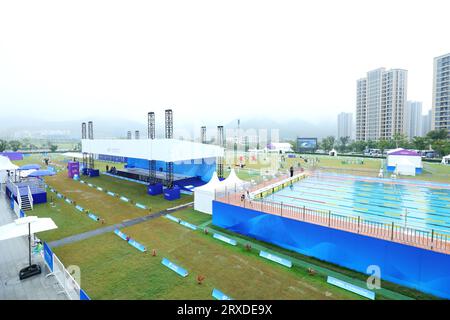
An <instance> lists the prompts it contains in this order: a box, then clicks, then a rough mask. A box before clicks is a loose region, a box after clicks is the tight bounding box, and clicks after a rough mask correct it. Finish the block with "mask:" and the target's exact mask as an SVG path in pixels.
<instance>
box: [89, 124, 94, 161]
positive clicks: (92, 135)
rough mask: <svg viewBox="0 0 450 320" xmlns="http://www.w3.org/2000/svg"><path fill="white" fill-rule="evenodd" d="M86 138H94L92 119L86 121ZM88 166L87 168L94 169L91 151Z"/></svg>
mask: <svg viewBox="0 0 450 320" xmlns="http://www.w3.org/2000/svg"><path fill="white" fill-rule="evenodd" d="M88 139H89V140H94V124H93V123H92V121H89V122H88ZM88 167H89V169H95V165H94V154H93V153H89V166H88Z"/></svg>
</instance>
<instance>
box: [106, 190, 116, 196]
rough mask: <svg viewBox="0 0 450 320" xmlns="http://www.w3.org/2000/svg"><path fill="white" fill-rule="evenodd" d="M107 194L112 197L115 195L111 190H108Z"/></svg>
mask: <svg viewBox="0 0 450 320" xmlns="http://www.w3.org/2000/svg"><path fill="white" fill-rule="evenodd" d="M107 194H109V195H110V196H112V197H114V196H115V195H116V194H115V193H114V192H111V191H108V192H107Z"/></svg>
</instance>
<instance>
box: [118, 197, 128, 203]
mask: <svg viewBox="0 0 450 320" xmlns="http://www.w3.org/2000/svg"><path fill="white" fill-rule="evenodd" d="M120 200H122V201H125V202H128V201H130V200H129V199H128V198H126V197H124V196H122V197H120Z"/></svg>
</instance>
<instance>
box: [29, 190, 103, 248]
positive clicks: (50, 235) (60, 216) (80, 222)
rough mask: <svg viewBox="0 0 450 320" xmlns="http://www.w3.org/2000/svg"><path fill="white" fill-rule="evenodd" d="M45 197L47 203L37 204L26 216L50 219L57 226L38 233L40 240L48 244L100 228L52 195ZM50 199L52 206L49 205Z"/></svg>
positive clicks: (83, 214)
mask: <svg viewBox="0 0 450 320" xmlns="http://www.w3.org/2000/svg"><path fill="white" fill-rule="evenodd" d="M47 196H48V200H49V202H47V203H43V204H37V205H35V206H34V210H32V211H28V212H27V215H34V216H38V217H41V218H52V219H53V221H54V222H55V224H56V225H57V226H58V229H55V230H50V231H45V232H41V233H39V238H40V239H42V240H44V241H46V242H50V241H54V240H59V239H62V238H65V237H68V236H71V235H74V234H78V233H82V232H86V231H89V230H93V229H96V228H99V227H100V226H102V225H101V224H100V223H99V222H96V221H94V220H92V219H90V218H89V217H88V216H87V214H86V213H82V212H80V211H78V210H76V209H75V207H74V206H73V205H69V204H68V203H66V202H65V201H63V200H61V199H58V198H57V197H56V196H55V194H54V193H51V192H49V193H48V195H47ZM51 197H52V198H53V201H54V206H52V205H51V204H50V198H51Z"/></svg>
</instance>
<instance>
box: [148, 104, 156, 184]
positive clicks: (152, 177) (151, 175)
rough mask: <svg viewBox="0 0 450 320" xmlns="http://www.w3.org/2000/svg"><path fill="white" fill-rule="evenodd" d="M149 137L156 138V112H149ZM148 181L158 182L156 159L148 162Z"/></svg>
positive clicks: (151, 182)
mask: <svg viewBox="0 0 450 320" xmlns="http://www.w3.org/2000/svg"><path fill="white" fill-rule="evenodd" d="M147 121H148V139H151V140H153V139H155V135H156V126H155V113H154V112H149V113H148V119H147ZM148 182H149V183H150V184H155V183H156V160H149V162H148Z"/></svg>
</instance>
